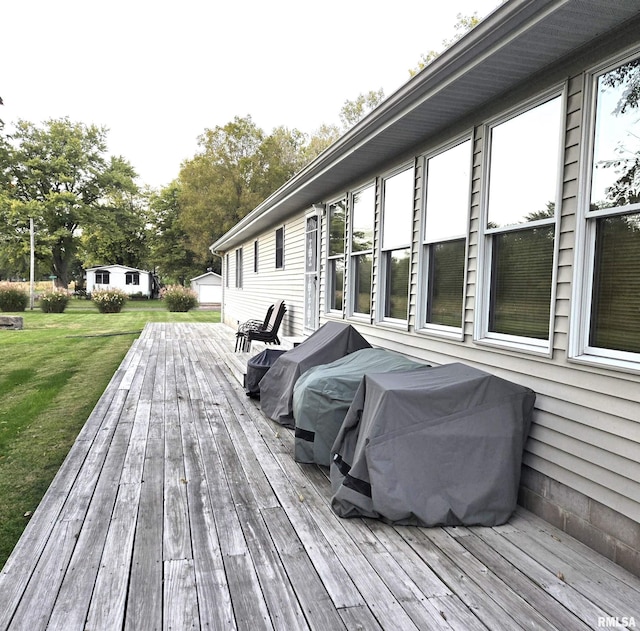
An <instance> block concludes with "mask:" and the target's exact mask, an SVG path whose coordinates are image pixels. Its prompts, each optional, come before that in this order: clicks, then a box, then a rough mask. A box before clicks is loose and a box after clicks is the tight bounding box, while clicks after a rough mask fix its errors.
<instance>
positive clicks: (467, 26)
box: [409, 12, 480, 77]
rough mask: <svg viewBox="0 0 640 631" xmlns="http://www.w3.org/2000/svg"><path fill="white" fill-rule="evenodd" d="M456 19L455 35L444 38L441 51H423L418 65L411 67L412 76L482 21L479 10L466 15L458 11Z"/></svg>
mask: <svg viewBox="0 0 640 631" xmlns="http://www.w3.org/2000/svg"><path fill="white" fill-rule="evenodd" d="M456 19H457V20H458V21H457V22H456V23H455V24H454V25H453V28H454V30H455V34H454V36H453V37H452V38H451V39H443V40H442V50H441V51H440V52H438V51H437V50H430V51H429V52H428V53H423V54H422V55H421V56H420V60H419V61H418V65H417V66H416V67H415V68H411V69H409V75H410V76H412V77H413V76H415V75H417V74H418V73H419V72H420V71H421V70H422V69H423V68H426V67H427V66H428V65H429V64H430V63H431V62H432V61H433V60H434V59H435V58H436V57H439V56H440V55H441V54H442V51H444V50H446V49H447V48H449V46H452V45H453V44H455V43H456V42H457V41H458V40H459V39H461V38H462V36H463V35H465V34H466V33H468V32H469V31H470V30H471V29H472V28H474V27H475V26H477V25H478V23H479V22H480V19H479V18H478V14H477V12H474V13H473V15H466V16H465V15H462V13H458V14H457V15H456Z"/></svg>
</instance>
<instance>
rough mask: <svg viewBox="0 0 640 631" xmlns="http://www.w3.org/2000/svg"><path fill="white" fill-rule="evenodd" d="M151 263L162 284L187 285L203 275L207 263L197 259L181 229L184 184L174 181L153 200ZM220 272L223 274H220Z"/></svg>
mask: <svg viewBox="0 0 640 631" xmlns="http://www.w3.org/2000/svg"><path fill="white" fill-rule="evenodd" d="M148 225H149V249H150V254H149V256H150V259H151V260H152V261H153V265H154V268H155V271H156V273H157V274H158V276H159V277H160V280H161V282H163V283H165V284H170V283H178V284H180V285H183V284H185V282H186V281H187V280H188V279H189V278H193V277H194V276H197V275H198V274H201V273H202V272H203V270H204V267H203V263H202V262H198V261H196V259H195V256H194V254H193V252H191V251H190V249H189V248H188V247H187V246H188V238H187V234H186V232H185V231H184V230H183V228H182V227H181V225H180V183H179V182H178V181H177V180H174V181H173V182H171V183H170V184H169V185H167V186H165V187H164V188H163V189H162V190H161V191H160V192H159V193H152V194H151V197H150V199H149V214H148ZM217 271H220V270H217Z"/></svg>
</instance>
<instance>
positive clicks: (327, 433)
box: [293, 348, 424, 467]
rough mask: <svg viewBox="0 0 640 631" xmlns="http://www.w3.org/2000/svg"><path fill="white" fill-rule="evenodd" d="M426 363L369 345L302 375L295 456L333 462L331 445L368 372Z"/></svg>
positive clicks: (296, 402) (296, 394) (296, 395)
mask: <svg viewBox="0 0 640 631" xmlns="http://www.w3.org/2000/svg"><path fill="white" fill-rule="evenodd" d="M420 366H424V364H420V363H418V362H415V361H412V360H410V359H408V358H407V357H404V356H403V355H400V354H399V353H394V352H392V351H388V350H385V349H383V348H365V349H362V350H360V351H356V352H355V353H352V354H351V355H347V356H346V357H341V358H340V359H337V360H336V361H334V362H331V363H330V364H326V365H322V366H316V367H315V368H311V369H309V370H308V371H307V372H305V373H304V375H302V376H301V377H300V378H299V379H298V381H297V382H296V385H295V387H294V389H293V416H294V418H295V420H296V432H295V434H296V438H295V459H296V460H297V461H298V462H315V463H316V464H320V465H324V466H325V467H328V466H329V465H330V464H331V446H332V445H333V441H334V440H335V439H336V436H337V435H338V431H339V429H340V426H341V425H342V421H344V417H345V416H346V414H347V411H348V410H349V406H350V405H351V402H352V401H353V397H354V396H355V394H356V391H357V389H358V386H359V385H360V382H361V381H362V378H363V377H364V375H365V374H370V373H382V372H392V371H402V370H404V371H406V370H414V369H416V368H419V367H420Z"/></svg>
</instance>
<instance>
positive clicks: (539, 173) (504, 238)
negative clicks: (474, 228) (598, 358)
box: [481, 96, 562, 348]
mask: <svg viewBox="0 0 640 631" xmlns="http://www.w3.org/2000/svg"><path fill="white" fill-rule="evenodd" d="M561 124H562V100H561V97H559V96H558V97H555V98H551V99H549V100H548V101H546V102H544V103H542V104H540V105H538V106H536V107H533V108H531V109H529V110H527V111H525V112H523V113H521V114H518V115H517V116H514V117H512V118H510V119H508V120H506V121H503V122H500V123H499V124H496V125H494V126H493V127H491V128H490V130H489V134H490V136H489V142H490V145H489V151H490V154H489V155H490V157H489V173H488V176H489V181H488V198H487V202H486V216H485V225H484V234H485V255H486V256H485V259H484V260H485V274H486V275H487V283H486V285H487V286H486V288H485V292H486V293H488V296H486V294H485V309H484V313H485V317H484V319H483V320H482V321H483V322H484V327H483V328H484V330H483V331H482V332H481V336H482V337H488V338H496V339H501V338H504V339H508V340H509V341H512V342H513V341H516V342H517V341H518V340H517V339H515V338H522V343H523V344H527V345H531V346H533V347H545V348H548V346H549V337H550V333H549V327H550V320H551V297H552V287H553V269H554V250H555V245H554V242H555V226H556V219H555V210H556V200H557V197H558V175H559V172H560V168H559V159H560V141H561V133H560V132H561Z"/></svg>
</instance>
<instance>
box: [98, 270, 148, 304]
mask: <svg viewBox="0 0 640 631" xmlns="http://www.w3.org/2000/svg"><path fill="white" fill-rule="evenodd" d="M86 274H87V283H86V288H87V293H89V294H90V293H91V292H93V291H95V290H96V289H107V288H117V289H122V291H124V292H126V293H127V294H129V295H133V294H142V295H143V296H146V297H147V298H152V297H154V296H155V295H156V293H157V291H156V283H155V279H154V276H153V274H152V273H151V272H147V271H145V270H141V269H136V268H135V267H126V266H125V265H102V266H101V267H90V268H88V269H87V270H86Z"/></svg>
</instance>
